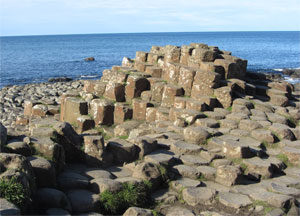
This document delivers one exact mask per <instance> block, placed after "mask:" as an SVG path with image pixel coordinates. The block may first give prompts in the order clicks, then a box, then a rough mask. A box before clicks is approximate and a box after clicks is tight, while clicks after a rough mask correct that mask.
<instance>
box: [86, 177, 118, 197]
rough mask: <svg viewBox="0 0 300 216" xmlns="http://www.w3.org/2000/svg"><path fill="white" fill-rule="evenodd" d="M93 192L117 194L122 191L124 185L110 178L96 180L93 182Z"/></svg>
mask: <svg viewBox="0 0 300 216" xmlns="http://www.w3.org/2000/svg"><path fill="white" fill-rule="evenodd" d="M90 188H91V190H92V191H93V192H94V193H96V194H99V193H100V194H101V193H103V192H105V191H106V190H108V191H110V192H116V191H119V190H121V189H122V184H121V183H120V182H118V181H116V180H113V179H108V178H96V179H93V180H91V183H90Z"/></svg>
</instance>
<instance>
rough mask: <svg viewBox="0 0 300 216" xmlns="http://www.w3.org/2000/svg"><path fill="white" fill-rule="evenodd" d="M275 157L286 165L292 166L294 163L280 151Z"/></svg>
mask: <svg viewBox="0 0 300 216" xmlns="http://www.w3.org/2000/svg"><path fill="white" fill-rule="evenodd" d="M276 157H277V158H278V159H279V160H280V161H282V162H283V163H284V164H285V165H286V166H288V167H292V166H294V165H293V164H292V163H291V162H290V161H289V158H288V157H287V156H286V155H285V154H283V153H280V154H278V155H276Z"/></svg>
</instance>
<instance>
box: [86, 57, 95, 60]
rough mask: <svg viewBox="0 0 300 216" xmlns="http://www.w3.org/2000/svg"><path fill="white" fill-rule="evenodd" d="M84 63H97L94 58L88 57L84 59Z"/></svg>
mask: <svg viewBox="0 0 300 216" xmlns="http://www.w3.org/2000/svg"><path fill="white" fill-rule="evenodd" d="M84 61H95V58H94V57H87V58H85V59H84Z"/></svg>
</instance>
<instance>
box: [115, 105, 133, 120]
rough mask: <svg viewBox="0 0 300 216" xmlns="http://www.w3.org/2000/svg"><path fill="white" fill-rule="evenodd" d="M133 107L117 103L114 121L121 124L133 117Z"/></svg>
mask: <svg viewBox="0 0 300 216" xmlns="http://www.w3.org/2000/svg"><path fill="white" fill-rule="evenodd" d="M132 112H133V111H132V108H131V107H130V105H128V104H123V103H115V109H114V123H115V124H121V123H123V122H124V121H126V120H129V119H131V118H132Z"/></svg>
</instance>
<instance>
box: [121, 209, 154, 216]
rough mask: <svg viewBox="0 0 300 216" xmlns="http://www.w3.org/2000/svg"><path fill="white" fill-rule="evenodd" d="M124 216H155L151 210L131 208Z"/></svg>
mask: <svg viewBox="0 0 300 216" xmlns="http://www.w3.org/2000/svg"><path fill="white" fill-rule="evenodd" d="M123 216H153V214H152V211H151V210H149V209H144V208H138V207H130V208H128V209H127V210H126V211H125V213H124V214H123Z"/></svg>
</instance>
